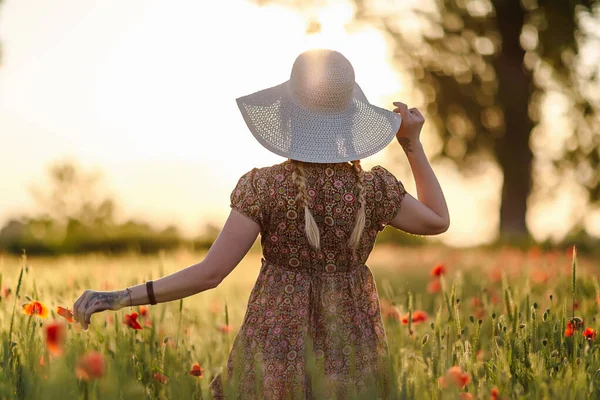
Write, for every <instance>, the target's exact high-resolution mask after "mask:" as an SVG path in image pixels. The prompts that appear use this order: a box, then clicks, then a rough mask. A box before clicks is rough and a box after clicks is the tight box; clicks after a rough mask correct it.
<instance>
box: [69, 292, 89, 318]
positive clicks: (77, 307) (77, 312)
mask: <svg viewBox="0 0 600 400" xmlns="http://www.w3.org/2000/svg"><path fill="white" fill-rule="evenodd" d="M90 297H91V292H89V291H85V292H84V293H83V294H82V295H81V297H80V298H79V300H77V302H76V303H75V304H74V305H73V314H74V317H75V321H77V322H80V323H81V324H82V326H83V321H84V319H83V316H84V314H85V309H86V307H87V304H88V301H89V298H90ZM77 303H79V304H77Z"/></svg>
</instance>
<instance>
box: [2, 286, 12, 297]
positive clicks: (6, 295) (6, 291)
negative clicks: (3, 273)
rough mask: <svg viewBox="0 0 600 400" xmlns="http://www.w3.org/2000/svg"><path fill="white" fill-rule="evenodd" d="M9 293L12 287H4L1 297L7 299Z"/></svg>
mask: <svg viewBox="0 0 600 400" xmlns="http://www.w3.org/2000/svg"><path fill="white" fill-rule="evenodd" d="M11 293H12V289H11V288H7V287H5V288H4V289H3V290H2V297H3V298H5V299H8V297H9V296H10V294H11Z"/></svg>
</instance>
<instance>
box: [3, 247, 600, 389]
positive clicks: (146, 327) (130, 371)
mask: <svg viewBox="0 0 600 400" xmlns="http://www.w3.org/2000/svg"><path fill="white" fill-rule="evenodd" d="M0 257H1V256H0ZM202 257H203V255H202V254H192V253H188V252H185V251H182V252H177V253H168V254H161V255H160V256H138V255H130V256H119V257H108V256H101V255H87V256H81V257H63V258H48V259H45V258H14V257H7V256H4V257H2V258H0V272H1V273H2V281H1V282H0V296H1V297H2V300H1V302H0V327H1V328H0V338H1V346H0V398H1V399H13V398H15V399H19V398H23V399H54V398H61V399H75V398H82V399H119V398H123V399H146V398H152V399H155V398H165V399H189V398H201V397H202V398H205V399H208V398H210V394H209V390H208V384H209V383H210V380H211V379H212V378H213V376H215V375H216V374H217V373H218V372H220V371H221V369H222V368H224V366H225V363H226V360H227V356H228V354H229V350H230V348H231V344H232V343H233V340H234V338H235V335H236V334H237V332H238V329H239V327H240V325H241V323H242V320H243V318H244V315H245V312H246V305H247V301H248V296H249V294H250V291H251V289H252V287H253V285H254V282H255V280H256V277H257V275H258V271H259V269H260V254H259V253H257V252H253V253H250V254H248V255H247V257H246V258H245V260H244V261H243V262H242V263H241V264H240V265H239V266H238V267H237V268H236V269H235V270H234V271H233V272H232V273H231V275H230V276H228V277H227V278H226V279H225V281H224V282H223V283H222V284H221V285H220V286H219V287H218V288H216V289H214V290H211V291H208V292H204V293H200V294H198V295H196V296H193V297H190V298H186V299H184V300H183V301H182V302H178V301H177V302H172V303H167V304H159V305H156V306H152V307H149V308H148V311H147V315H146V316H145V317H144V316H140V318H139V321H140V324H141V325H142V328H143V329H141V330H135V329H131V328H130V327H128V326H127V325H125V324H124V323H123V319H124V316H125V314H129V313H131V310H130V309H129V308H124V309H122V310H120V311H118V312H112V311H108V312H104V313H100V314H95V315H94V316H93V317H92V324H91V326H90V329H89V330H88V331H83V330H81V329H80V328H79V326H78V325H77V324H69V323H68V322H67V321H66V320H65V319H64V318H63V317H61V316H59V315H57V314H56V308H57V307H58V306H62V307H68V308H72V305H73V302H74V301H75V300H76V299H77V297H78V296H79V295H80V294H81V292H82V291H83V290H85V289H96V290H112V289H115V290H116V289H122V288H124V287H125V286H126V285H127V286H129V285H134V284H137V283H140V282H143V281H145V280H147V279H156V278H158V277H160V276H162V275H164V274H168V273H171V272H174V271H176V270H178V269H180V268H183V267H187V266H189V265H191V264H193V263H196V262H197V261H199V260H200V259H202ZM439 263H443V264H444V266H445V273H444V274H443V275H442V276H441V277H439V278H438V277H431V276H430V271H431V270H432V268H433V267H434V266H435V265H436V264H439ZM368 265H369V267H370V268H371V269H372V271H373V274H374V276H375V278H376V281H377V288H378V291H379V295H380V300H381V310H382V315H383V318H384V322H385V326H386V333H387V337H388V343H389V348H390V353H391V356H392V358H393V361H394V366H395V368H396V372H397V379H398V385H399V387H400V388H401V390H402V392H401V393H400V395H401V397H402V398H415V399H421V398H429V399H442V398H444V399H446V398H447V399H453V398H461V399H462V398H471V397H469V396H472V398H477V399H490V398H496V399H501V398H511V399H512V398H531V399H538V398H561V399H580V398H581V399H584V398H586V399H587V398H600V355H599V352H598V348H599V346H598V344H597V343H596V341H595V340H594V339H593V338H590V339H586V338H585V337H584V335H583V332H584V329H585V328H588V327H590V328H592V329H594V330H595V329H597V325H598V323H597V321H596V318H597V316H598V309H599V307H600V306H599V304H600V303H599V301H600V297H599V296H598V284H597V280H596V277H595V274H596V272H597V269H596V270H595V269H594V263H593V261H592V260H586V259H582V258H580V259H578V261H577V273H576V279H573V262H572V257H571V254H570V252H569V253H568V254H567V253H566V252H564V251H561V252H558V251H555V252H550V253H542V252H540V251H529V252H527V253H521V252H518V251H516V250H499V251H494V252H492V251H483V250H481V251H476V250H456V249H444V248H434V247H431V248H429V247H428V248H420V249H403V248H400V247H389V246H388V247H383V246H382V247H379V248H377V250H375V251H374V252H373V254H372V255H371V258H370V259H369V262H368ZM21 271H22V279H21V280H20V281H19V276H20V274H21ZM436 286H437V288H438V289H440V291H435V289H436ZM574 290H575V296H576V297H575V299H576V301H575V303H574V302H573V291H574ZM430 291H433V292H430ZM31 300H36V301H40V302H41V303H43V304H44V305H46V306H47V308H48V309H49V311H50V313H49V316H48V317H47V318H41V317H40V316H39V315H33V316H30V315H26V314H25V313H24V312H23V308H22V305H23V304H25V303H28V302H29V301H31ZM225 305H227V313H226V311H225ZM574 307H575V310H573V308H574ZM136 310H137V311H138V312H139V311H140V310H139V308H138V307H134V311H136ZM421 311H422V312H425V314H426V315H424V314H423V313H422V312H421ZM408 313H410V315H409V316H407V314H408ZM573 316H575V317H578V318H580V319H582V320H583V326H581V327H579V326H575V327H574V328H576V329H571V330H570V331H569V326H568V324H569V320H571V319H572V317H573ZM403 319H404V321H405V322H409V323H407V324H404V323H403ZM413 319H414V321H415V322H412V320H413ZM55 321H57V322H59V323H61V324H64V325H65V326H66V332H65V337H66V342H65V344H64V348H63V351H62V353H61V354H57V355H54V356H51V355H50V353H49V352H48V348H47V345H46V344H47V339H46V327H47V326H49V325H51V324H52V323H53V322H55ZM226 324H228V325H229V327H230V328H231V329H228V327H227V326H226ZM589 332H591V331H588V333H589ZM565 333H572V335H565ZM93 351H97V352H99V353H100V354H101V357H102V359H103V360H104V364H105V367H104V369H103V370H101V371H99V372H98V375H99V377H98V378H94V377H93V376H92V377H89V379H83V378H82V376H81V374H80V373H78V371H80V370H81V364H80V358H81V357H82V356H83V355H85V354H86V353H90V352H93ZM42 358H43V362H41V361H42ZM196 362H198V363H199V364H200V366H201V367H202V368H203V376H202V377H198V376H194V375H191V374H190V370H191V368H192V364H194V363H196ZM453 366H459V367H460V369H461V370H460V371H459V370H458V369H452V370H450V372H448V370H449V369H450V368H451V367H453ZM461 371H464V372H465V374H463V375H461V374H459V372H461ZM88 373H89V371H88ZM155 373H157V375H155ZM158 374H162V375H158ZM162 376H164V378H163V377H162ZM440 378H443V379H440ZM453 378H456V379H453ZM464 382H467V383H466V384H465V385H464V386H462V384H463V383H464ZM461 386H462V387H461ZM492 390H494V392H493V393H492ZM466 393H468V394H466ZM495 393H498V395H495ZM459 396H460V397H459Z"/></svg>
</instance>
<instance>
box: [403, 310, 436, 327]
mask: <svg viewBox="0 0 600 400" xmlns="http://www.w3.org/2000/svg"><path fill="white" fill-rule="evenodd" d="M427 319H429V316H428V315H427V313H426V312H425V311H420V310H417V311H413V313H412V322H413V324H418V323H420V322H425V321H427ZM402 324H404V325H408V313H406V314H405V315H404V317H402Z"/></svg>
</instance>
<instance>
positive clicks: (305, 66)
mask: <svg viewBox="0 0 600 400" xmlns="http://www.w3.org/2000/svg"><path fill="white" fill-rule="evenodd" d="M236 101H237V104H238V107H239V108H240V111H241V112H242V115H243V116H244V120H245V121H246V124H247V125H248V128H249V129H250V131H251V132H252V134H253V135H254V137H255V138H256V139H257V140H258V141H259V142H260V144H262V145H263V146H264V147H265V148H267V149H268V150H270V151H272V152H273V153H275V154H278V155H280V156H283V157H286V158H291V159H293V160H298V161H307V162H314V163H335V162H344V161H353V160H359V159H361V158H365V157H368V156H370V155H373V154H375V153H377V152H378V151H380V150H382V149H383V148H384V147H386V146H387V145H388V144H389V143H390V142H391V141H392V140H393V139H394V137H395V136H396V133H397V132H398V128H400V124H401V122H402V118H401V116H400V115H399V114H397V113H394V112H392V111H389V110H385V109H383V108H380V107H377V106H374V105H372V104H370V103H369V101H368V100H367V98H366V97H365V95H364V93H363V91H362V89H361V88H360V86H358V84H357V83H356V82H355V81H354V68H353V67H352V64H350V61H348V59H346V57H344V56H343V55H342V54H341V53H339V52H337V51H333V50H325V49H315V50H308V51H305V52H304V53H302V54H300V55H299V56H298V58H296V61H295V62H294V66H293V67H292V73H291V75H290V79H289V80H287V81H285V82H283V83H281V84H279V85H277V86H273V87H271V88H268V89H264V90H261V91H258V92H256V93H252V94H249V95H247V96H243V97H240V98H238V99H236Z"/></svg>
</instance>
